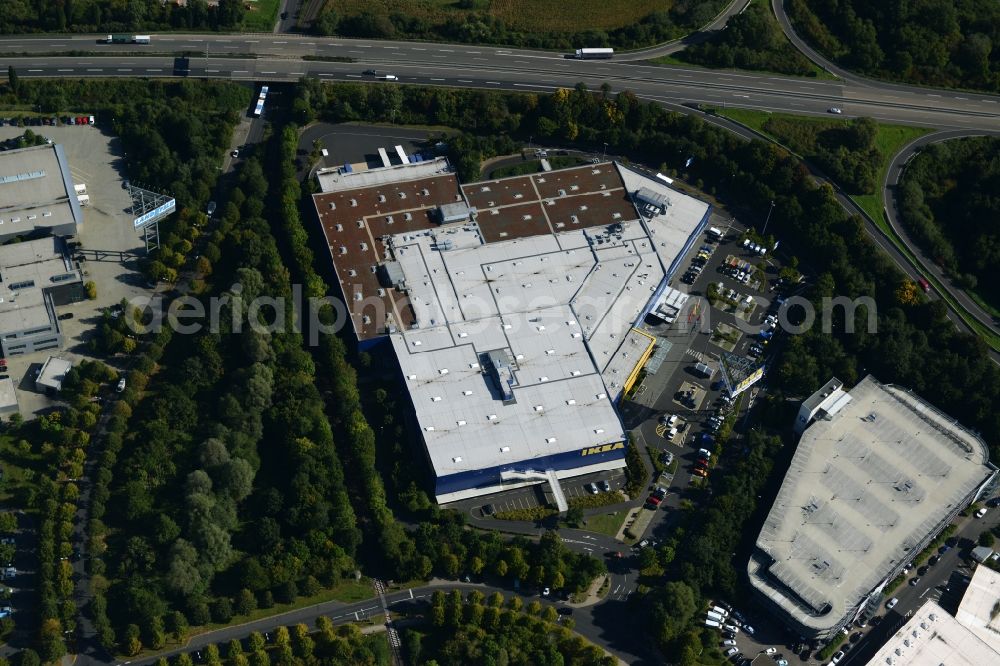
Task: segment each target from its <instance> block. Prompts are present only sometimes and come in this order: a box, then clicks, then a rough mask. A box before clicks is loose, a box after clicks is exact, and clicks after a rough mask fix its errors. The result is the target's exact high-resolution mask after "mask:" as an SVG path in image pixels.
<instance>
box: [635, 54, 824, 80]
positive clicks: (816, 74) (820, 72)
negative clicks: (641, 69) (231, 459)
mask: <svg viewBox="0 0 1000 666" xmlns="http://www.w3.org/2000/svg"><path fill="white" fill-rule="evenodd" d="M647 62H650V63H652V64H654V65H666V66H668V67H697V68H699V69H718V70H724V69H727V68H723V67H709V66H707V65H696V64H694V63H690V62H685V61H683V60H681V59H680V58H676V57H674V56H672V55H665V56H658V57H656V58H650V59H649V60H648V61H647ZM809 64H810V65H812V73H811V74H807V75H805V76H801V77H800V78H804V79H817V80H820V79H826V80H827V81H837V80H838V79H837V77H836V76H834V75H833V74H831V73H830V72H828V71H826V70H825V69H823V68H822V67H819V66H818V65H816V63H814V62H811V61H810V63H809ZM734 69H735V68H734ZM743 71H748V72H757V73H759V74H773V75H775V76H796V75H795V74H789V73H787V72H772V71H769V70H766V69H745V70H743Z"/></svg>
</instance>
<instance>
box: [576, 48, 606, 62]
mask: <svg viewBox="0 0 1000 666" xmlns="http://www.w3.org/2000/svg"><path fill="white" fill-rule="evenodd" d="M614 54H615V50H614V49H577V50H576V57H577V58H578V59H580V60H602V59H604V60H606V59H608V58H610V57H611V56H613V55H614Z"/></svg>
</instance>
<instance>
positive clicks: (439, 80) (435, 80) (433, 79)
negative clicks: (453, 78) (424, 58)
mask: <svg viewBox="0 0 1000 666" xmlns="http://www.w3.org/2000/svg"><path fill="white" fill-rule="evenodd" d="M431 81H444V79H431Z"/></svg>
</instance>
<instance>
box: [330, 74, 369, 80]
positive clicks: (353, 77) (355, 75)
mask: <svg viewBox="0 0 1000 666" xmlns="http://www.w3.org/2000/svg"><path fill="white" fill-rule="evenodd" d="M327 76H333V75H332V74H327ZM347 76H349V77H350V78H352V79H360V78H361V75H360V74H348V75H347Z"/></svg>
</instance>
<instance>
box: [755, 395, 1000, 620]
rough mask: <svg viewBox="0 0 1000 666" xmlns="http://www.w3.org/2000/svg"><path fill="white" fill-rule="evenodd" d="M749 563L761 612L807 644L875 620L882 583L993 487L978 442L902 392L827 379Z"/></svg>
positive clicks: (808, 410) (802, 417) (809, 408)
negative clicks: (766, 610) (768, 612)
mask: <svg viewBox="0 0 1000 666" xmlns="http://www.w3.org/2000/svg"><path fill="white" fill-rule="evenodd" d="M796 426H797V429H798V430H799V431H801V432H802V439H801V440H800V442H799V444H798V448H797V450H796V452H795V455H794V457H793V458H792V462H791V465H790V467H789V469H788V472H787V474H786V475H785V480H784V482H783V483H782V486H781V490H780V491H779V492H778V496H777V497H776V498H775V501H774V505H773V506H772V507H771V511H770V513H769V515H768V517H767V519H766V520H765V522H764V526H763V528H762V529H761V532H760V536H759V537H758V538H757V544H756V548H755V550H754V553H753V555H752V556H751V558H750V562H749V565H748V571H749V574H750V583H751V585H752V586H753V588H754V589H755V590H756V592H757V593H758V596H759V598H760V599H761V600H762V601H763V602H764V605H765V606H766V607H767V608H769V609H770V610H772V611H773V612H774V613H775V614H776V615H777V616H778V617H779V618H780V619H781V620H782V621H783V622H784V623H785V624H786V625H787V626H788V627H789V628H790V629H791V630H792V631H795V632H796V633H798V634H799V635H801V636H803V637H804V638H806V639H824V638H829V637H831V636H833V635H834V634H835V633H836V632H838V631H840V630H841V629H842V628H843V627H845V626H846V625H847V624H848V623H850V622H851V621H853V620H854V619H855V618H857V617H859V616H861V615H864V614H871V613H872V612H873V611H874V610H875V608H876V607H877V606H878V603H879V601H880V600H881V598H882V591H883V590H884V589H885V586H886V584H888V583H889V581H891V580H893V579H894V578H895V577H896V576H897V575H899V573H900V572H901V571H902V569H903V568H904V567H905V565H906V564H907V563H908V562H910V561H912V559H913V558H914V557H915V556H916V555H917V554H918V553H919V552H920V551H921V550H923V549H924V548H925V547H926V546H927V544H928V543H930V541H931V540H932V539H933V538H934V537H935V536H936V535H937V534H939V533H940V532H941V530H942V529H944V528H945V526H947V525H948V524H949V523H950V522H951V521H952V520H953V519H954V517H955V516H956V515H957V514H958V512H959V511H961V510H962V509H963V508H964V507H966V506H968V505H969V503H971V502H973V501H974V500H975V499H976V498H977V497H979V495H980V494H981V493H982V492H983V491H984V489H985V488H986V487H987V486H988V485H989V483H990V482H991V481H992V480H993V478H994V476H995V474H996V471H997V470H996V467H994V466H993V465H992V464H991V463H990V462H989V451H988V450H987V447H986V444H985V443H984V442H983V441H982V439H980V438H979V437H978V436H977V435H975V434H974V433H972V432H970V431H969V430H967V429H965V428H964V427H962V426H961V425H960V424H958V423H956V422H955V421H954V419H951V418H950V417H948V416H946V415H944V414H942V413H940V412H938V411H937V410H936V409H934V407H932V406H931V405H930V404H928V403H927V402H925V401H924V400H922V399H920V398H919V397H917V396H916V395H914V394H913V393H911V392H910V391H907V390H905V389H902V388H899V387H897V386H892V385H885V384H880V383H879V382H877V381H876V380H875V379H874V378H872V377H870V376H869V377H866V378H864V379H863V380H861V382H859V383H858V384H857V385H856V386H855V387H854V388H853V389H851V390H850V391H845V390H844V389H843V385H842V383H841V382H839V381H837V380H835V379H834V380H831V381H830V382H829V383H827V385H826V386H824V387H823V388H822V389H820V391H818V392H817V394H816V395H813V396H812V397H810V398H809V399H808V400H806V401H805V402H804V403H803V405H802V408H801V409H800V412H799V420H798V422H797V424H796Z"/></svg>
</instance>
